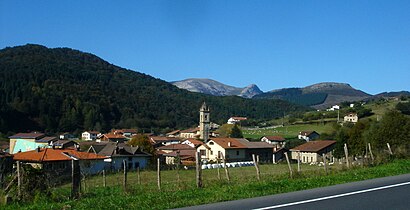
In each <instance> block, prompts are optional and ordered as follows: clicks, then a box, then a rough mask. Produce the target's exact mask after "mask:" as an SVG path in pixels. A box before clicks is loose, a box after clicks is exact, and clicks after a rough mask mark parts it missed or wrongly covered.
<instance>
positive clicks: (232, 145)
mask: <svg viewBox="0 0 410 210" xmlns="http://www.w3.org/2000/svg"><path fill="white" fill-rule="evenodd" d="M210 140H212V141H214V142H215V143H217V144H218V145H219V146H221V147H222V148H225V149H244V148H247V147H246V146H245V145H243V144H242V143H241V142H240V141H238V139H236V138H211V139H210ZM245 140H246V139H245ZM246 141H247V140H246Z"/></svg>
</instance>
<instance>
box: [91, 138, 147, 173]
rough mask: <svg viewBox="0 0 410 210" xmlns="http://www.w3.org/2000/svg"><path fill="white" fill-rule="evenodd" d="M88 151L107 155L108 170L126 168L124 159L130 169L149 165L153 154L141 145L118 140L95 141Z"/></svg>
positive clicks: (106, 167)
mask: <svg viewBox="0 0 410 210" xmlns="http://www.w3.org/2000/svg"><path fill="white" fill-rule="evenodd" d="M88 152H91V153H94V154H98V155H101V156H107V157H108V159H106V160H105V161H106V163H107V165H106V166H105V169H106V170H112V171H118V170H122V169H123V168H124V160H125V161H126V164H127V169H128V170H136V169H137V168H140V169H143V168H146V167H147V166H148V162H149V159H150V158H151V156H152V155H151V154H148V153H146V152H143V151H141V149H139V147H132V146H129V145H127V144H125V143H118V142H100V143H98V142H95V143H94V144H92V145H91V146H90V148H89V149H88Z"/></svg>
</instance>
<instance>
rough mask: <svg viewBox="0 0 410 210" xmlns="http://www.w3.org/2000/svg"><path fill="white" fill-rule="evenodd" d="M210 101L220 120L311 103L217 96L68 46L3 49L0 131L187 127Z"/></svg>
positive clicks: (213, 115) (0, 52)
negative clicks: (189, 89) (201, 106)
mask: <svg viewBox="0 0 410 210" xmlns="http://www.w3.org/2000/svg"><path fill="white" fill-rule="evenodd" d="M204 101H206V102H207V103H208V104H209V105H210V107H211V111H212V113H211V118H212V121H215V122H218V123H222V122H224V121H225V120H226V119H227V118H228V117H230V116H232V115H241V116H247V117H249V118H257V119H271V118H275V117H278V116H280V115H282V114H283V112H286V113H289V112H292V111H296V110H298V111H300V110H305V109H306V108H304V107H301V106H296V105H292V104H289V103H288V102H284V101H281V100H249V99H243V98H240V97H236V96H231V97H215V96H209V95H204V94H199V93H191V92H189V91H186V90H181V89H179V88H177V87H175V86H173V85H171V84H169V83H167V82H165V81H162V80H160V79H156V78H153V77H151V76H149V75H145V74H142V73H138V72H135V71H131V70H126V69H123V68H120V67H117V66H114V65H112V64H110V63H108V62H106V61H104V60H102V59H100V58H98V57H97V56H95V55H92V54H89V53H83V52H80V51H77V50H72V49H68V48H55V49H49V48H46V47H44V46H39V45H25V46H20V47H13V48H5V49H3V50H0V104H1V108H0V132H2V133H7V132H20V131H29V130H40V131H46V132H51V133H54V132H63V131H70V132H74V131H80V130H83V129H96V130H102V131H107V130H109V129H111V128H120V127H124V128H141V129H151V128H183V127H189V126H193V125H196V124H197V121H198V109H199V107H200V105H201V103H202V102H204Z"/></svg>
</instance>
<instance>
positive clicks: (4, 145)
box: [0, 141, 10, 152]
mask: <svg viewBox="0 0 410 210" xmlns="http://www.w3.org/2000/svg"><path fill="white" fill-rule="evenodd" d="M9 148H10V142H7V141H0V152H9Z"/></svg>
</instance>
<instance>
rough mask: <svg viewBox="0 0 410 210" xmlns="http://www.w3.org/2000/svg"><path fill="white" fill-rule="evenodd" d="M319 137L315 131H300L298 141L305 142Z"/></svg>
mask: <svg viewBox="0 0 410 210" xmlns="http://www.w3.org/2000/svg"><path fill="white" fill-rule="evenodd" d="M319 137H320V135H319V133H317V132H316V131H301V132H299V135H298V139H303V140H305V141H311V140H315V139H318V138H319Z"/></svg>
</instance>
